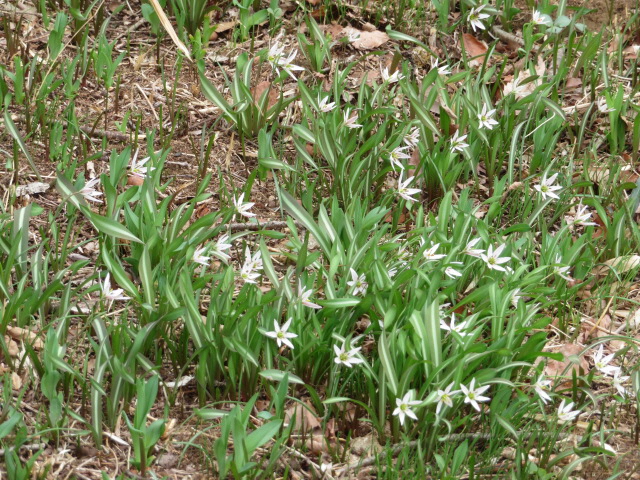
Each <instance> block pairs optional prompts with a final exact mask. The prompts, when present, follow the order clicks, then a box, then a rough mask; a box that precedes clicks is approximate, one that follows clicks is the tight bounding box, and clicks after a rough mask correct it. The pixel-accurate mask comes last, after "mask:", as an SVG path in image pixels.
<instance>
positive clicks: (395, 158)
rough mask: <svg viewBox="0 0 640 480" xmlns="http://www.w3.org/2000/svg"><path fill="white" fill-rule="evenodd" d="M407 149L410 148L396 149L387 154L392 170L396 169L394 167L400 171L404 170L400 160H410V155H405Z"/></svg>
mask: <svg viewBox="0 0 640 480" xmlns="http://www.w3.org/2000/svg"><path fill="white" fill-rule="evenodd" d="M408 148H410V147H396V148H394V149H393V150H392V151H391V153H390V154H389V161H390V162H391V168H393V170H395V169H396V168H395V167H398V168H399V169H400V170H404V165H403V164H402V162H401V160H407V159H409V158H411V155H408V154H407V153H405V150H407V149H408Z"/></svg>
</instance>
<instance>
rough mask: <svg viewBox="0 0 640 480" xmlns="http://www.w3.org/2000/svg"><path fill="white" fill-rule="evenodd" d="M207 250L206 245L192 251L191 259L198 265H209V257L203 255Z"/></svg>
mask: <svg viewBox="0 0 640 480" xmlns="http://www.w3.org/2000/svg"><path fill="white" fill-rule="evenodd" d="M206 251H207V247H202V248H198V249H197V250H196V251H195V252H193V261H194V262H196V263H199V264H200V265H205V266H207V265H209V260H210V257H207V256H205V255H204V253H205V252H206Z"/></svg>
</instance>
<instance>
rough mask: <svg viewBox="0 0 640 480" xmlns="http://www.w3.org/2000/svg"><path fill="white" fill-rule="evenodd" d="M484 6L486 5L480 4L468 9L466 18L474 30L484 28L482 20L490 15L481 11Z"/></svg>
mask: <svg viewBox="0 0 640 480" xmlns="http://www.w3.org/2000/svg"><path fill="white" fill-rule="evenodd" d="M484 7H486V5H480V6H479V7H476V8H472V9H471V10H469V16H468V17H467V19H468V20H469V23H470V24H471V27H472V28H473V31H474V32H475V31H476V28H479V29H480V30H484V29H485V26H484V23H482V20H484V19H485V18H489V17H490V15H488V14H486V13H482V9H483V8H484Z"/></svg>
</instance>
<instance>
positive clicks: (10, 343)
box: [4, 335, 20, 357]
mask: <svg viewBox="0 0 640 480" xmlns="http://www.w3.org/2000/svg"><path fill="white" fill-rule="evenodd" d="M4 343H6V344H7V350H8V351H9V356H11V357H17V356H18V354H19V353H20V349H19V348H18V344H17V343H16V342H15V341H14V340H13V339H12V338H10V337H9V336H7V335H5V336H4Z"/></svg>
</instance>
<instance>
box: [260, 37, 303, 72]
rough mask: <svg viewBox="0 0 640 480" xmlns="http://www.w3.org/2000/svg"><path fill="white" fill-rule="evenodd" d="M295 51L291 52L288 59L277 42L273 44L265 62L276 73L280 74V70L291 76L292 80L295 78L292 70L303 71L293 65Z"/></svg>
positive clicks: (301, 68)
mask: <svg viewBox="0 0 640 480" xmlns="http://www.w3.org/2000/svg"><path fill="white" fill-rule="evenodd" d="M296 55H297V51H296V50H292V51H291V53H290V54H289V56H288V57H285V53H284V47H283V46H281V45H280V43H279V42H275V43H274V44H273V45H272V46H271V48H270V49H269V53H267V60H268V61H269V63H270V64H271V66H272V67H273V69H274V70H275V71H276V72H280V68H279V67H282V69H283V70H284V71H285V72H287V73H288V74H289V75H291V76H292V77H293V78H294V79H295V78H296V76H295V75H294V74H293V70H304V68H303V67H299V66H298V65H293V63H291V62H293V59H294V58H296Z"/></svg>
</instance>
